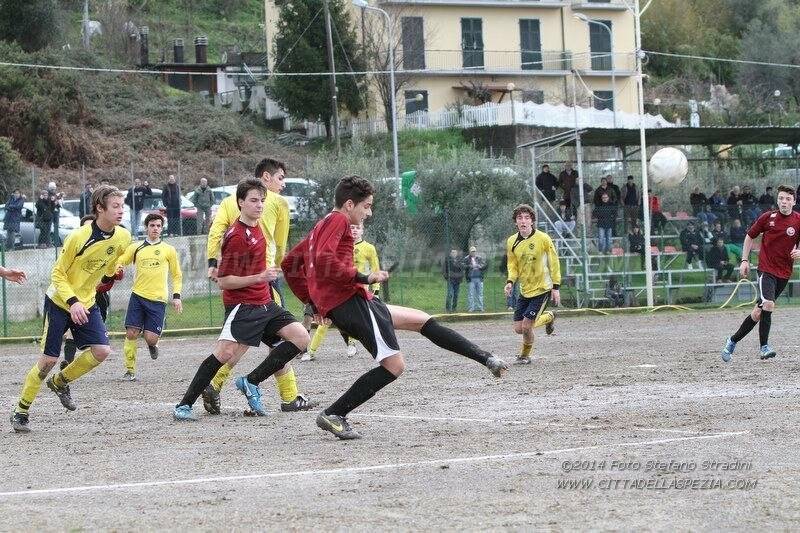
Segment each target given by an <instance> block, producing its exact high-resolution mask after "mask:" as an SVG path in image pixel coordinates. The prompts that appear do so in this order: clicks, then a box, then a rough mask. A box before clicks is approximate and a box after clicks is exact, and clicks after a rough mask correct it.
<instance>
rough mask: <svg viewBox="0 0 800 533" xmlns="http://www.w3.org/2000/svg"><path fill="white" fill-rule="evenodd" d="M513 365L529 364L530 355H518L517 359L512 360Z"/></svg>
mask: <svg viewBox="0 0 800 533" xmlns="http://www.w3.org/2000/svg"><path fill="white" fill-rule="evenodd" d="M514 364H515V365H529V364H531V356H530V355H518V356H517V360H516V361H514Z"/></svg>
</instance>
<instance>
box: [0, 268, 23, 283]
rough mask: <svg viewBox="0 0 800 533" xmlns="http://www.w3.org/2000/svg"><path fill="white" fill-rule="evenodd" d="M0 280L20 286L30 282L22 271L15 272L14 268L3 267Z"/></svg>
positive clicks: (0, 269) (0, 271) (0, 270)
mask: <svg viewBox="0 0 800 533" xmlns="http://www.w3.org/2000/svg"><path fill="white" fill-rule="evenodd" d="M0 278H3V279H5V280H8V281H11V282H12V283H19V284H20V285H22V284H23V283H25V282H26V281H27V280H28V277H27V276H26V275H25V272H23V271H22V270H14V269H13V268H3V267H0Z"/></svg>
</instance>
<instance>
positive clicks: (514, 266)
mask: <svg viewBox="0 0 800 533" xmlns="http://www.w3.org/2000/svg"><path fill="white" fill-rule="evenodd" d="M513 219H514V223H515V224H516V225H517V230H518V231H517V233H515V234H514V235H512V236H511V237H509V238H508V240H507V241H506V252H507V253H508V281H506V286H505V294H506V297H508V296H509V295H510V294H511V291H512V290H513V289H514V283H515V282H517V281H519V299H518V300H517V306H516V308H515V309H514V332H515V333H518V334H520V335H522V351H521V352H520V354H519V355H518V356H517V363H518V364H523V365H524V364H529V363H530V362H531V351H532V350H533V328H535V327H540V326H545V331H546V332H547V334H548V335H552V333H553V330H554V321H555V315H554V314H553V313H552V312H551V311H545V307H547V302H548V301H549V300H550V299H551V298H552V300H553V303H554V304H555V305H556V306H558V305H559V304H560V303H561V294H560V293H559V290H558V289H559V286H560V284H561V265H560V264H559V262H558V255H557V254H556V248H555V246H554V245H553V241H552V239H550V236H549V235H547V234H546V233H544V232H543V231H536V229H535V228H534V227H533V223H534V221H535V220H536V214H535V213H534V211H533V208H532V207H531V206H529V205H526V204H521V205H518V206H517V207H516V209H514V214H513Z"/></svg>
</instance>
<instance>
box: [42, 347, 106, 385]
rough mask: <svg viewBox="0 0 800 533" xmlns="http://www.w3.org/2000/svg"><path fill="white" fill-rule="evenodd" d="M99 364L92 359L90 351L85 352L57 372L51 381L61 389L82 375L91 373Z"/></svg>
mask: <svg viewBox="0 0 800 533" xmlns="http://www.w3.org/2000/svg"><path fill="white" fill-rule="evenodd" d="M99 364H100V361H98V360H97V359H95V358H94V355H92V351H91V350H86V351H85V352H83V353H82V354H80V355H79V356H78V357H76V358H75V360H74V361H72V362H71V363H70V364H69V365H67V368H65V369H64V370H62V371H61V372H59V373H58V374H56V375H55V377H54V378H53V381H54V382H55V384H56V385H58V386H59V387H63V386H64V385H66V384H67V383H71V382H73V381H75V380H76V379H78V378H79V377H81V376H82V375H84V374H86V373H87V372H89V371H91V370H92V369H93V368H95V367H96V366H97V365H99Z"/></svg>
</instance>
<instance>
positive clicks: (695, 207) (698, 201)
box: [689, 187, 708, 217]
mask: <svg viewBox="0 0 800 533" xmlns="http://www.w3.org/2000/svg"><path fill="white" fill-rule="evenodd" d="M707 203H708V198H706V195H705V194H703V193H702V192H700V187H695V188H694V189H692V194H690V195H689V204H691V206H692V214H693V215H694V216H696V217H699V215H700V213H702V212H703V211H704V210H705V207H706V204H707Z"/></svg>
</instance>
